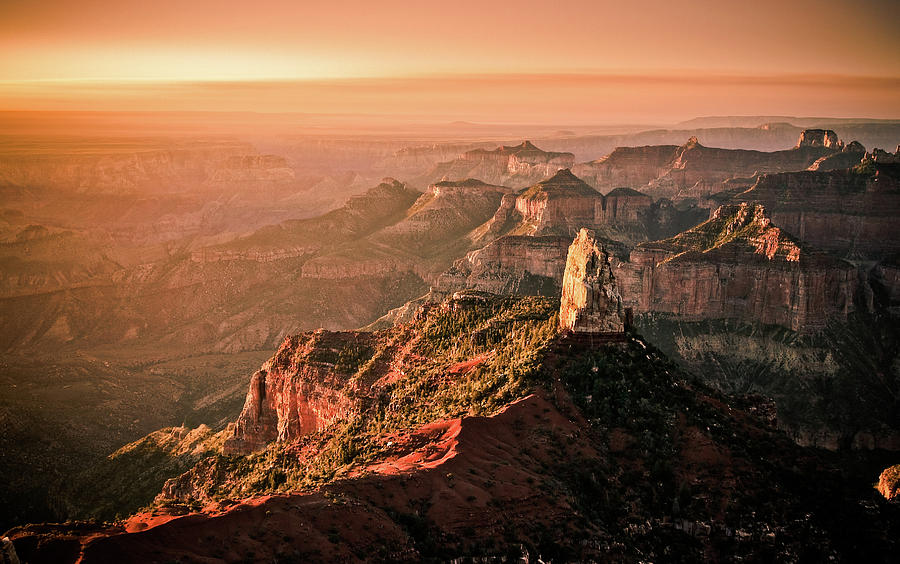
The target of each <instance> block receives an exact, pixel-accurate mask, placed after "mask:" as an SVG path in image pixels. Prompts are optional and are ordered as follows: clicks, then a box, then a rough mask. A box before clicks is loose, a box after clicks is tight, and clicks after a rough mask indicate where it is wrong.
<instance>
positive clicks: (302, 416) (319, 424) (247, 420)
mask: <svg viewBox="0 0 900 564" xmlns="http://www.w3.org/2000/svg"><path fill="white" fill-rule="evenodd" d="M372 339H373V335H372V334H370V333H351V332H347V333H334V332H330V331H325V330H323V329H320V330H318V331H315V332H312V333H304V334H301V335H296V336H293V337H288V338H287V339H285V341H284V343H282V345H281V347H279V349H278V351H277V352H276V353H275V355H274V356H273V357H272V358H271V359H270V360H268V361H266V363H265V364H264V365H263V366H262V367H261V368H260V369H259V370H258V371H257V372H256V373H254V374H253V376H252V378H251V379H250V389H249V391H248V392H247V398H246V400H245V402H244V408H243V410H242V411H241V414H240V416H239V417H238V419H237V421H236V423H235V427H234V435H233V436H232V437H230V438H229V439H227V441H226V442H225V446H224V450H225V452H226V453H241V454H243V453H249V452H254V451H257V450H259V449H261V448H264V447H265V445H267V444H268V443H270V442H272V441H278V442H287V441H292V440H295V439H298V438H300V437H302V436H304V435H308V434H310V433H314V432H316V431H319V430H321V429H324V428H326V427H328V426H330V425H331V424H333V423H334V422H335V421H337V420H339V419H345V418H346V417H347V415H348V414H349V413H350V412H351V411H352V410H353V409H355V400H353V399H352V397H351V394H350V393H349V390H350V388H351V387H352V383H351V379H352V376H353V375H354V374H355V373H356V371H357V369H358V368H359V367H358V366H357V364H358V362H359V359H361V358H368V356H370V355H371V352H372V351H371V349H370V342H371V341H372Z"/></svg>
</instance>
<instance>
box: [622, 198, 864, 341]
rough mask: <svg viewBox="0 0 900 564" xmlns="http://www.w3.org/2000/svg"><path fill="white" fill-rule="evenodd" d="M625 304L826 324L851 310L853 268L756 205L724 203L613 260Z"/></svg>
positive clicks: (800, 326)
mask: <svg viewBox="0 0 900 564" xmlns="http://www.w3.org/2000/svg"><path fill="white" fill-rule="evenodd" d="M614 273H615V276H616V279H617V280H618V283H619V286H620V288H621V289H622V295H623V297H624V300H625V303H626V305H630V306H632V307H634V308H635V311H638V312H650V311H653V312H666V313H673V314H678V315H680V316H682V317H684V318H685V319H710V318H737V319H744V320H747V321H757V322H761V323H767V324H776V325H783V326H785V327H789V328H791V329H793V330H795V331H808V330H815V329H818V328H821V327H823V326H824V325H825V322H826V320H827V319H828V318H830V317H834V316H837V317H844V316H846V315H847V313H849V312H850V311H852V310H853V309H854V305H853V296H854V294H855V291H856V287H857V284H858V281H857V278H858V275H857V270H856V268H855V267H854V266H853V265H851V264H849V263H846V262H843V261H840V260H837V259H833V258H830V257H828V256H826V255H823V254H818V253H815V252H812V251H809V250H804V249H803V248H802V247H801V246H800V245H798V244H797V243H796V242H795V241H794V240H793V239H792V238H791V237H789V236H787V235H786V234H785V233H784V231H782V230H781V229H779V228H778V227H776V226H774V225H773V224H772V222H771V221H770V220H769V218H768V217H767V215H766V213H765V210H764V208H763V207H762V206H759V205H750V204H740V205H730V206H722V207H721V208H719V209H718V210H716V212H715V214H713V217H712V218H711V219H710V220H709V221H707V222H705V223H703V224H701V225H699V226H697V227H695V228H694V229H691V230H689V231H686V232H684V233H682V234H680V235H678V236H676V237H674V238H672V239H667V240H663V241H654V242H651V243H645V244H641V245H638V247H637V248H635V249H634V251H632V253H631V256H630V259H629V261H628V262H626V263H617V264H615V265H614Z"/></svg>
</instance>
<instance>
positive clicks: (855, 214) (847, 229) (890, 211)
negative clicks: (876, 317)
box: [733, 163, 900, 259]
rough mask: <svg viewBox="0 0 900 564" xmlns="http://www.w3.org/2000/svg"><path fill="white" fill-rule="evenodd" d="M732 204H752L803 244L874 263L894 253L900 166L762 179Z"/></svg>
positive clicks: (899, 242) (898, 241) (898, 240)
mask: <svg viewBox="0 0 900 564" xmlns="http://www.w3.org/2000/svg"><path fill="white" fill-rule="evenodd" d="M733 201H748V202H757V203H759V204H762V205H764V206H765V207H766V210H767V213H768V214H769V217H771V219H772V221H773V222H774V223H776V224H777V225H779V226H780V227H782V228H783V229H784V230H786V231H788V232H790V233H791V234H792V235H793V236H795V237H797V238H798V239H800V240H801V241H803V242H805V243H809V244H812V245H815V246H817V247H819V248H822V249H826V250H830V251H835V252H838V253H841V254H845V255H847V256H851V257H855V258H864V259H878V258H881V257H882V256H884V255H889V254H893V253H896V252H898V251H900V229H898V226H897V219H896V218H897V217H898V215H900V166H898V165H892V164H887V165H884V164H878V163H869V164H868V165H860V166H858V167H855V168H853V169H847V170H833V171H827V172H824V171H800V172H788V173H782V174H771V175H764V176H762V177H760V178H759V180H758V181H757V182H756V183H755V184H754V185H753V186H752V187H751V188H750V189H748V190H746V191H744V192H742V193H740V194H737V195H735V196H734V197H733Z"/></svg>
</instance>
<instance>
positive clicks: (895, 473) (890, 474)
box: [876, 464, 900, 500]
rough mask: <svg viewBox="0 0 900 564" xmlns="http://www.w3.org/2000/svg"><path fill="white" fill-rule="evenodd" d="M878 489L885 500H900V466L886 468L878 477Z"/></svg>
mask: <svg viewBox="0 0 900 564" xmlns="http://www.w3.org/2000/svg"><path fill="white" fill-rule="evenodd" d="M876 489H877V490H878V492H879V493H880V494H881V495H883V496H884V497H885V499H888V500H894V499H900V464H897V465H895V466H891V467H889V468H885V470H884V472H882V473H881V476H879V477H878V486H877V487H876Z"/></svg>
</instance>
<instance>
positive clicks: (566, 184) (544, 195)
mask: <svg viewBox="0 0 900 564" xmlns="http://www.w3.org/2000/svg"><path fill="white" fill-rule="evenodd" d="M602 201H603V196H602V195H601V194H599V193H598V192H597V191H596V190H594V189H593V188H591V187H590V186H588V185H587V184H586V183H585V182H584V181H583V180H581V179H580V178H578V177H577V176H575V175H574V174H572V171H570V170H569V169H563V170H561V171H559V172H557V173H556V174H555V175H553V176H552V177H551V178H548V179H546V180H543V181H541V182H538V183H537V184H535V185H534V186H532V187H531V188H529V189H528V190H525V191H524V192H523V193H521V194H519V196H518V197H517V198H516V211H518V212H519V214H521V216H522V218H523V222H524V223H525V224H526V225H528V227H529V228H530V230H531V232H532V233H542V232H545V231H548V230H551V229H562V230H564V231H565V230H575V231H577V229H579V228H580V226H582V225H585V224H588V225H590V224H593V223H594V213H595V210H594V208H595V207H596V204H597V202H602Z"/></svg>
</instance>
